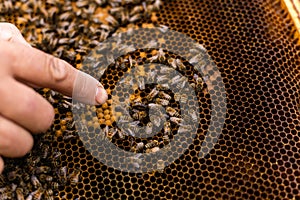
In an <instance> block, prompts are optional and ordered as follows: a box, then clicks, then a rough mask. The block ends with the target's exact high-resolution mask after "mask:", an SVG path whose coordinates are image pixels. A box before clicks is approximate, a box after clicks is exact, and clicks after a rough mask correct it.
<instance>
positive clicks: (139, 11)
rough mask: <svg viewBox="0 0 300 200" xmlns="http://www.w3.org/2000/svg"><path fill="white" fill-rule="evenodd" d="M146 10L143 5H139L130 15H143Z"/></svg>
mask: <svg viewBox="0 0 300 200" xmlns="http://www.w3.org/2000/svg"><path fill="white" fill-rule="evenodd" d="M143 10H144V7H143V6H142V5H138V6H135V7H134V8H133V9H132V11H131V12H130V15H131V16H132V15H135V14H138V13H141V12H143Z"/></svg>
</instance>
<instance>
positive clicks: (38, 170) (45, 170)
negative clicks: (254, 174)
mask: <svg viewBox="0 0 300 200" xmlns="http://www.w3.org/2000/svg"><path fill="white" fill-rule="evenodd" d="M34 171H35V173H36V174H42V173H43V174H44V173H49V172H50V171H51V167H48V166H40V167H37V168H35V170H34Z"/></svg>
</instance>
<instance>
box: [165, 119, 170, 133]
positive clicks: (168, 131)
mask: <svg viewBox="0 0 300 200" xmlns="http://www.w3.org/2000/svg"><path fill="white" fill-rule="evenodd" d="M170 134H171V123H170V122H169V121H166V122H165V123H164V135H170Z"/></svg>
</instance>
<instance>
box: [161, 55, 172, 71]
mask: <svg viewBox="0 0 300 200" xmlns="http://www.w3.org/2000/svg"><path fill="white" fill-rule="evenodd" d="M169 60H170V59H169ZM169 60H168V62H170V61H169ZM173 72H174V71H173V69H172V68H170V67H162V68H161V69H160V73H162V74H171V73H173Z"/></svg>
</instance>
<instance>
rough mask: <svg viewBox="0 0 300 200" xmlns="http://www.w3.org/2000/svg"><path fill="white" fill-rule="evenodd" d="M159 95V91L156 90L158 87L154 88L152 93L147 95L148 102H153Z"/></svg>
mask: <svg viewBox="0 0 300 200" xmlns="http://www.w3.org/2000/svg"><path fill="white" fill-rule="evenodd" d="M158 93H159V91H158V90H157V89H156V87H154V88H153V89H152V90H151V91H150V93H149V94H148V95H147V97H146V98H147V100H148V101H152V99H153V98H154V97H156V95H157V94H158Z"/></svg>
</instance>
